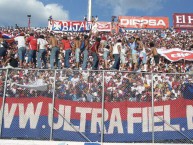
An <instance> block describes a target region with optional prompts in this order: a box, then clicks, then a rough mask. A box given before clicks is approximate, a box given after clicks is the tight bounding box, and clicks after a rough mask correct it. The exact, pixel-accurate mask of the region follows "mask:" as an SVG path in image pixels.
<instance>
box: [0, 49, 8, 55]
mask: <svg viewBox="0 0 193 145" xmlns="http://www.w3.org/2000/svg"><path fill="white" fill-rule="evenodd" d="M6 53H7V49H6V48H4V47H1V48H0V57H5V56H6Z"/></svg>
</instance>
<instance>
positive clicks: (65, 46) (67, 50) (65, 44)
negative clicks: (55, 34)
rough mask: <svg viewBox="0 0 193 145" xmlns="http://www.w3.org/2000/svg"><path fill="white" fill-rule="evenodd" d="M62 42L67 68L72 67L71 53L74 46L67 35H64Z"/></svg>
mask: <svg viewBox="0 0 193 145" xmlns="http://www.w3.org/2000/svg"><path fill="white" fill-rule="evenodd" d="M61 43H62V49H63V50H65V56H64V57H65V58H64V65H65V67H66V68H70V63H69V59H70V55H71V53H72V47H71V44H70V40H68V37H67V35H64V37H63V39H62V41H61Z"/></svg>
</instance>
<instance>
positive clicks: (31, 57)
mask: <svg viewBox="0 0 193 145" xmlns="http://www.w3.org/2000/svg"><path fill="white" fill-rule="evenodd" d="M26 43H27V44H28V45H29V52H28V63H29V67H33V68H35V67H36V52H37V38H36V37H34V34H33V33H31V34H30V37H28V38H27V41H26ZM32 63H33V65H32Z"/></svg>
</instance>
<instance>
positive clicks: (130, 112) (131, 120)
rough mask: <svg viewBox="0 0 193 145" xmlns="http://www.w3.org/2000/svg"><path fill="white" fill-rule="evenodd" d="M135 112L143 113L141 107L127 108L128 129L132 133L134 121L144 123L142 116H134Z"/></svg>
mask: <svg viewBox="0 0 193 145" xmlns="http://www.w3.org/2000/svg"><path fill="white" fill-rule="evenodd" d="M134 114H141V108H128V109H127V130H128V133H130V134H133V130H134V123H142V119H141V117H134Z"/></svg>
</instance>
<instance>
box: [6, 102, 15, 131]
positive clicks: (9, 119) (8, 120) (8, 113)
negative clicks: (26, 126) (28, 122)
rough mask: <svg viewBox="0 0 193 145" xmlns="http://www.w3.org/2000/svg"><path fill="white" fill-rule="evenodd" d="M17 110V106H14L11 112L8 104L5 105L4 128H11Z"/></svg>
mask: <svg viewBox="0 0 193 145" xmlns="http://www.w3.org/2000/svg"><path fill="white" fill-rule="evenodd" d="M16 108H17V104H15V103H14V104H12V105H11V109H10V111H9V107H8V104H7V103H6V104H5V108H4V109H5V110H4V127H5V128H10V126H11V124H12V121H13V118H14V114H15V111H16Z"/></svg>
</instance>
